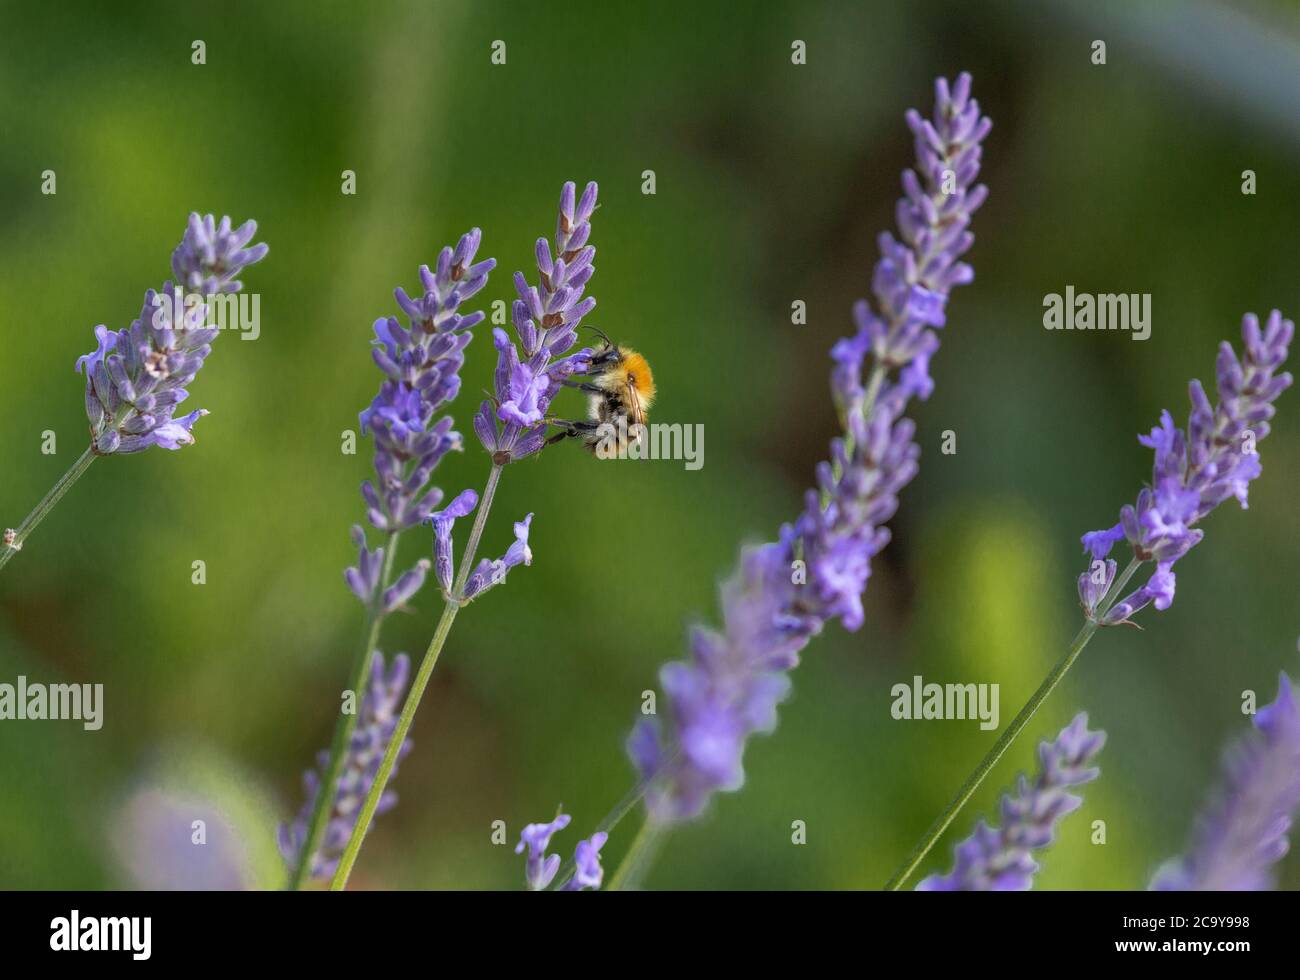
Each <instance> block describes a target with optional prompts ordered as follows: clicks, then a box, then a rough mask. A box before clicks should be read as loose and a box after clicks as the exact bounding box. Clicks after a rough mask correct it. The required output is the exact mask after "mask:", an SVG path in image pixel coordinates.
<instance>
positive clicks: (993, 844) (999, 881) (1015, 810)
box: [916, 712, 1106, 892]
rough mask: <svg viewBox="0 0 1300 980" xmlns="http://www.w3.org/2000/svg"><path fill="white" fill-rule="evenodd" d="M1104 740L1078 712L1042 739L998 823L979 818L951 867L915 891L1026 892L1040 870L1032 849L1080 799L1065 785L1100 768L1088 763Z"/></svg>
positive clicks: (1042, 843) (1077, 782) (1045, 843)
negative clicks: (1030, 775)
mask: <svg viewBox="0 0 1300 980" xmlns="http://www.w3.org/2000/svg"><path fill="white" fill-rule="evenodd" d="M1105 742H1106V735H1105V733H1104V732H1090V731H1088V716H1087V714H1085V713H1082V712H1081V713H1080V714H1078V715H1076V716H1075V718H1074V720H1073V721H1072V722H1070V724H1068V725H1067V726H1065V728H1063V729H1062V730H1061V734H1060V735H1058V736H1057V737H1056V741H1055V742H1040V743H1039V745H1038V762H1039V771H1038V775H1037V777H1036V778H1035V779H1034V781H1033V782H1032V783H1031V782H1029V780H1028V779H1026V778H1025V776H1023V775H1021V777H1020V780H1019V782H1018V783H1017V786H1016V792H1015V793H1014V794H1011V793H1008V794H1007V795H1005V796H1003V797H1002V827H1001V828H1000V829H995V828H993V827H990V826H989V825H988V824H986V823H985V822H984V821H983V820H981V821H980V822H979V823H978V824H976V826H975V833H973V834H972V835H971V836H970V837H969V838H968V839H967V840H965V841H963V842H962V843H961V844H958V845H957V849H956V855H957V863H956V865H955V866H954V867H953V869H952V872H951V873H949V874H947V875H937V874H935V875H930V877H928V878H926V879H925V880H924V881H922V882H921V883H920V884H919V885H917V886H916V889H917V891H948V892H952V891H1028V890H1029V889H1030V888H1031V887H1032V885H1033V882H1034V873H1035V872H1036V871H1038V864H1037V862H1035V861H1034V859H1033V858H1032V857H1031V856H1030V855H1031V852H1032V851H1035V850H1038V849H1040V848H1044V847H1047V846H1048V845H1049V844H1051V843H1052V840H1053V838H1054V836H1055V831H1056V824H1057V822H1058V821H1059V820H1060V819H1061V818H1062V817H1064V816H1066V815H1067V814H1069V813H1072V812H1073V811H1074V810H1076V809H1078V807H1079V805H1080V804H1081V803H1082V802H1083V800H1082V799H1081V798H1080V797H1078V796H1075V795H1074V794H1073V793H1071V792H1069V790H1070V788H1071V787H1073V786H1079V785H1082V784H1083V783H1088V782H1091V781H1092V780H1094V779H1096V778H1097V776H1098V775H1099V774H1100V772H1101V770H1100V769H1095V768H1090V767H1089V766H1090V763H1091V762H1092V760H1093V758H1094V757H1095V756H1096V755H1097V753H1098V752H1100V751H1101V747H1102V745H1104V744H1105Z"/></svg>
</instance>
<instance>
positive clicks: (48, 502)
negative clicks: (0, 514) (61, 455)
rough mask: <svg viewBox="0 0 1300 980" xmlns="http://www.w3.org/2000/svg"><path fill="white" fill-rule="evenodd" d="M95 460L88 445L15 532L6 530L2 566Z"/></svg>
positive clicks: (0, 547) (0, 553)
mask: <svg viewBox="0 0 1300 980" xmlns="http://www.w3.org/2000/svg"><path fill="white" fill-rule="evenodd" d="M94 461H95V447H94V446H87V447H86V451H85V452H84V453H82V454H81V456H80V457H79V458H78V459H77V461H76V462H75V463H73V464H72V467H71V468H70V469H69V470H68V472H66V473H64V474H63V476H61V477H59V482H58V483H56V484H54V486H52V487H50V492H49V493H47V494H46V495H45V496H44V497H43V498H42V499H41V502H40V503H39V504H37V505H36V507H35V509H34V510H33V511H32V512H31V513H30V514H28V515H27V519H26V520H24V521H23V522H22V523H21V524H19V525H18V527H17V528H14V529H13V534H12V535H11V534H10V533H9V531H5V536H4V543H3V544H0V568H4V567H5V565H7V564H9V559H10V558H12V557H13V556H14V555H16V554H17V553H18V552H19V551H21V550H22V548H23V542H24V541H26V540H27V536H28V535H29V534H31V533H32V531H34V530H36V525H37V524H39V523H41V521H42V520H44V519H45V515H46V514H48V513H49V512H50V511H52V510H53V509H54V505H55V504H57V503H58V502H59V501H60V500H62V499H63V495H64V494H65V493H67V492H68V491H69V490H70V489H72V485H73V484H74V483H76V482H77V481H78V480H79V479H81V474H83V473H85V472H86V470H87V469H88V468H89V467H90V464H91V463H93V462H94Z"/></svg>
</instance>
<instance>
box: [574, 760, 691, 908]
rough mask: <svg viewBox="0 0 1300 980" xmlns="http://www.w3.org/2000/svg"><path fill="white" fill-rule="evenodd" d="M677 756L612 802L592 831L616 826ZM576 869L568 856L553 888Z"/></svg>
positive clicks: (608, 831)
mask: <svg viewBox="0 0 1300 980" xmlns="http://www.w3.org/2000/svg"><path fill="white" fill-rule="evenodd" d="M677 758H678V756H677V753H675V752H674V753H673V754H672V755H671V756H669V757H668V761H666V762H665V763H664V764H663V765H662V766H660V767H659V768H658V769H656V770H655V771H654V772H652V773H650V775H648V776H646V777H644V778H643V779H642V780H641V781H640V782H639V783H637V784H636V785H635V786H633V787H632V788H631V789H630V790H628V791H627V793H625V794H624V795H623V798H622V799H621V800H619V801H618V802H617V803H615V804H614V809H612V810H610V811H609V813H607V814H605V819H603V820H602V821H601V822H600V823H598V824H596V829H595V830H594V831H592V833H593V834H599V833H606V834H609V833H612V832H613V830H614V828H615V827H617V826H618V824H619V821H620V820H622V819H623V818H624V817H626V816H627V815H628V814H629V813H631V812H632V808H633V807H634V806H636V805H637V804H638V803H640V802H641V800H642V798H643V797H644V796H645V795H646V793H647V792H649V790H650V786H651V785H652V784H653V783H654V781H655V780H656V779H658V778H659V777H661V776H663V775H665V774H667V773H668V772H669V771H671V769H672V768H673V766H675V765H676V764H677ZM576 869H577V865H576V864H575V863H574V860H573V858H569V860H568V861H566V862H564V866H563V867H561V868H560V871H559V874H557V875H556V876H555V885H554V888H555V889H556V890H557V891H558V890H559V889H560V888H561V887H563V886H564V885H565V884H567V883H568V880H569V879H570V878H572V877H573V872H574V871H575V870H576Z"/></svg>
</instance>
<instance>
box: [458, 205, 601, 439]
mask: <svg viewBox="0 0 1300 980" xmlns="http://www.w3.org/2000/svg"><path fill="white" fill-rule="evenodd" d="M596 190H597V188H596V184H595V183H594V182H593V183H590V184H588V185H587V187H586V189H585V190H584V191H583V192H582V197H581V199H575V198H576V194H577V189H576V187H575V185H574V184H573V182H572V181H569V182H568V183H566V184H565V185H564V187H563V189H562V190H561V192H560V213H559V217H558V218H557V220H556V227H555V243H554V252H552V248H551V244H550V243H549V242H548V241H547V240H546V239H545V238H539V239H538V240H537V246H536V250H535V251H536V261H537V285H536V286H533V285H530V284H529V282H528V280H527V277H526V276H525V275H524V273H522V272H516V273H515V292H516V294H517V297H518V298H517V299H516V300H515V301H514V304H513V307H512V309H511V319H512V320H513V322H514V327H515V332H516V334H517V336H518V344H516V342H515V341H514V340H511V338H510V335H509V334H507V333H506V332H505V331H504V330H501V329H500V328H498V329H496V330H494V331H493V332H492V339H493V344H494V345H495V346H496V349H497V369H496V375H495V388H496V392H495V404H494V403H493V402H492V401H485V402H483V404H482V406H481V408H480V409H479V413H478V415H476V416H475V417H474V432H475V434H476V435H477V436H478V438H479V441H480V442H481V443H483V447H484V448H485V449H486V450H487V451H488V452H489V453H492V454H494V456H498V457H499V458H500V459H501V461H503V462H509V461H510V460H515V459H522V458H524V457H525V456H528V455H531V454H532V453H535V452H536V451H537V450H539V449H541V447H542V444H543V442H544V440H545V436H544V429H545V426H544V425H543V424H542V420H543V419H544V418H545V417H546V411H547V409H548V408H549V407H550V404H551V400H552V399H553V398H554V397H555V394H556V392H558V391H559V390H560V387H561V386H562V385H563V383H564V381H565V379H566V378H568V377H569V376H570V375H572V374H574V373H575V372H580V371H582V370H583V369H584V368H585V367H586V366H587V362H588V361H589V359H590V357H591V351H590V350H589V349H587V348H583V349H582V350H580V351H578V352H577V353H574V354H570V351H571V350H572V349H573V346H574V344H575V343H577V340H578V333H577V329H578V324H579V323H580V322H581V321H582V318H583V317H585V316H586V315H587V314H588V313H590V312H591V311H592V310H593V309H594V308H595V306H596V300H595V297H592V296H586V297H584V295H583V293H584V291H585V290H586V286H587V281H588V280H589V279H591V276H592V274H593V273H594V272H595V271H596V267H595V265H594V264H593V262H594V260H595V257H596V249H595V247H594V246H592V245H588V244H587V239H588V238H589V237H590V236H591V215H592V213H593V212H594V211H595V210H596Z"/></svg>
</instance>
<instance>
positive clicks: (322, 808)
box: [289, 531, 399, 891]
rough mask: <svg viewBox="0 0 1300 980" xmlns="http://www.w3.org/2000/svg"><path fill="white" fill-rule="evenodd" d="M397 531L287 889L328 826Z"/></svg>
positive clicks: (365, 681) (298, 882) (303, 876)
mask: <svg viewBox="0 0 1300 980" xmlns="http://www.w3.org/2000/svg"><path fill="white" fill-rule="evenodd" d="M398 533H399V532H397V531H389V532H388V537H387V538H386V539H385V541H384V568H383V572H382V573H381V574H380V577H379V588H377V589H376V590H375V597H374V601H373V602H372V603H371V605H370V610H369V615H368V616H367V618H366V626H365V642H364V643H363V645H362V650H361V653H360V654H358V656H357V660H356V663H354V664H353V665H352V677H351V679H350V682H349V684H348V687H347V690H349V691H352V692H354V700H353V707H354V709H355V710H353V711H352V712H350V713H347V712H344V713H340V714H339V720H338V723H337V724H336V725H335V726H334V741H333V742H331V743H330V762H329V769H327V770H326V772H325V777H324V779H322V780H321V785H320V787H319V788H318V789H317V790H316V804H315V806H314V807H313V808H312V812H311V824H310V825H309V828H308V831H307V839H306V840H305V841H304V842H303V847H302V850H301V851H300V852H299V854H298V864H297V865H296V866H295V868H294V870H293V873H292V875H291V876H290V878H289V889H290V891H297V890H299V889H300V888H302V886H303V885H305V884H306V883H307V881H308V879H309V878H310V877H311V856H312V855H313V854H315V853H316V851H317V850H319V848H320V843H321V840H322V838H324V836H325V828H326V827H327V826H328V825H329V821H330V814H331V813H333V811H334V794H335V791H336V790H337V788H338V782H339V777H340V776H341V775H342V774H343V763H344V762H345V761H346V760H347V756H348V746H349V745H350V744H351V742H352V735H353V733H354V732H355V731H356V728H357V718H358V717H359V716H360V714H361V705H362V704H363V702H364V699H365V696H366V687H367V686H369V682H370V663H371V660H372V659H373V658H374V655H375V646H376V645H377V644H378V643H379V629H380V627H381V626H382V625H383V622H384V612H383V596H384V590H385V589H387V588H388V586H389V580H390V579H391V578H392V577H393V562H394V561H395V560H396V557H397V538H398Z"/></svg>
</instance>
